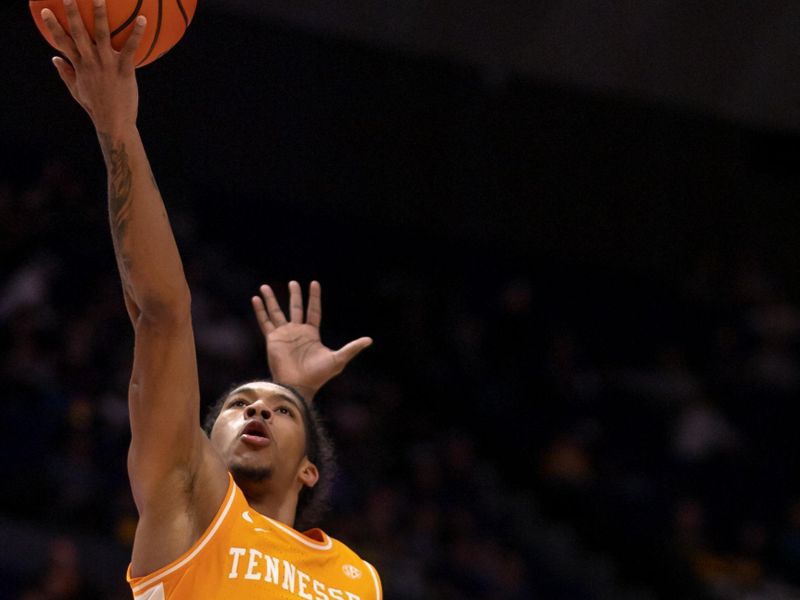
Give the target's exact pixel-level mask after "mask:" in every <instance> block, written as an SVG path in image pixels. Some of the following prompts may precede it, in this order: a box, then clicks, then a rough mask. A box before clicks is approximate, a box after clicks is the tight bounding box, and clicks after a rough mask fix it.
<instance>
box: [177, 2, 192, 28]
mask: <svg viewBox="0 0 800 600" xmlns="http://www.w3.org/2000/svg"><path fill="white" fill-rule="evenodd" d="M175 2H177V3H178V9H179V10H180V11H181V14H182V15H183V22H184V23H186V26H187V27H188V26H189V15H187V14H186V9H185V8H183V3H182V2H181V0H175Z"/></svg>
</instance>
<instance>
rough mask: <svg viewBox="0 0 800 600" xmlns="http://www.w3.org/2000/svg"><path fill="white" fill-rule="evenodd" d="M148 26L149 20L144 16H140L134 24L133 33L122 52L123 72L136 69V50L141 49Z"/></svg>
mask: <svg viewBox="0 0 800 600" xmlns="http://www.w3.org/2000/svg"><path fill="white" fill-rule="evenodd" d="M146 25H147V18H146V17H144V15H139V16H138V17H136V20H135V21H134V22H133V32H132V33H131V36H130V37H129V38H128V41H126V42H125V45H124V46H123V47H122V50H121V51H120V68H121V69H122V70H123V71H124V70H133V69H134V68H135V67H136V65H135V64H134V62H133V60H134V57H135V56H136V50H137V49H138V48H139V44H140V43H141V41H142V36H144V30H145V26H146Z"/></svg>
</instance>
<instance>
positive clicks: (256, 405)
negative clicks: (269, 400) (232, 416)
mask: <svg viewBox="0 0 800 600" xmlns="http://www.w3.org/2000/svg"><path fill="white" fill-rule="evenodd" d="M244 414H245V415H246V416H247V418H248V419H252V418H253V417H255V416H256V415H260V416H261V418H262V419H264V420H265V421H269V418H270V417H271V416H272V413H271V412H270V410H269V409H268V408H267V407H266V406H264V405H263V404H261V402H253V404H251V405H250V406H248V407H247V410H245V411H244Z"/></svg>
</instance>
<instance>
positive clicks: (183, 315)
mask: <svg viewBox="0 0 800 600" xmlns="http://www.w3.org/2000/svg"><path fill="white" fill-rule="evenodd" d="M137 304H138V307H139V310H140V311H141V312H140V315H139V318H140V319H143V320H145V321H149V322H151V323H159V324H163V325H168V324H178V325H180V324H183V323H187V322H189V321H191V318H192V297H191V294H190V293H189V288H188V287H185V288H183V289H181V290H179V291H177V292H176V293H174V294H170V296H169V297H166V298H165V297H164V296H162V295H159V296H144V297H143V298H142V299H141V300H140V301H139V302H138V303H137Z"/></svg>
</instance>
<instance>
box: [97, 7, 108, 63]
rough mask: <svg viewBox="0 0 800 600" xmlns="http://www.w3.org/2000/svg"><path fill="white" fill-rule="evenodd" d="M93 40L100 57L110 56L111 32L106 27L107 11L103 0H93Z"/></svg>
mask: <svg viewBox="0 0 800 600" xmlns="http://www.w3.org/2000/svg"><path fill="white" fill-rule="evenodd" d="M94 42H95V44H96V46H97V53H98V54H99V55H100V58H102V59H106V58H108V57H110V56H111V54H112V48H111V32H110V31H109V28H108V13H107V12H106V2H105V0H94Z"/></svg>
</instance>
